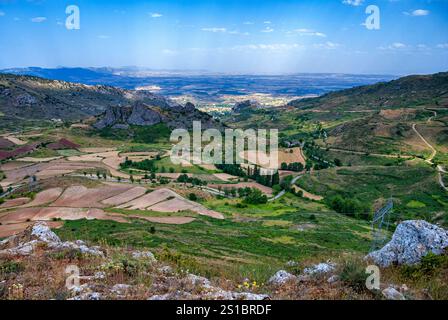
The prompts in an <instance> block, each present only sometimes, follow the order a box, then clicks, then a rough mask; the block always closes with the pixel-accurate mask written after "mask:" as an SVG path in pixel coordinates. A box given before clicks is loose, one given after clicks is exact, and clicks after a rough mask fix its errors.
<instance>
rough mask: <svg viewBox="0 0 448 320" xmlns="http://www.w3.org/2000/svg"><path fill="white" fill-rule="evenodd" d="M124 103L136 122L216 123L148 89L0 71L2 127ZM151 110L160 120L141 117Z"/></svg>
mask: <svg viewBox="0 0 448 320" xmlns="http://www.w3.org/2000/svg"><path fill="white" fill-rule="evenodd" d="M121 107H127V108H128V109H129V108H131V109H133V110H135V109H137V110H138V111H139V113H134V114H133V121H132V123H131V124H135V125H151V124H156V123H160V122H167V124H168V126H170V127H179V126H182V127H189V126H191V122H192V121H193V120H202V121H204V122H208V123H210V125H213V119H212V118H211V117H210V116H209V115H207V114H205V113H202V112H200V111H199V110H197V109H196V108H195V107H194V105H192V104H190V103H187V104H186V105H185V106H182V105H180V104H178V103H175V102H173V101H171V100H169V99H166V98H164V97H162V96H159V95H156V94H153V93H151V92H149V91H145V90H138V91H135V90H125V89H120V88H115V87H110V86H103V85H98V86H90V85H83V84H76V83H71V82H65V81H58V80H47V79H43V78H39V77H34V76H20V75H12V74H0V115H1V116H0V124H1V127H2V128H3V129H10V130H11V129H14V130H17V127H21V126H26V125H30V124H34V125H36V124H42V120H52V119H53V120H54V119H59V120H62V121H79V120H81V119H85V118H88V117H91V116H100V115H101V114H103V113H104V114H105V115H106V114H108V113H107V110H109V111H110V110H111V108H115V109H117V108H118V110H120V108H121ZM148 112H149V113H151V115H152V116H153V118H158V119H159V121H149V122H148V121H145V120H144V119H139V118H138V117H144V116H146V115H147V114H148ZM109 114H110V112H109ZM118 122H119V121H116V119H115V120H114V119H111V117H109V121H106V122H104V123H103V125H102V126H101V127H106V126H109V125H110V126H112V125H115V124H117V123H118ZM187 122H188V123H187Z"/></svg>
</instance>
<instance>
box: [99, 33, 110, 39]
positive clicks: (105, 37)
mask: <svg viewBox="0 0 448 320" xmlns="http://www.w3.org/2000/svg"><path fill="white" fill-rule="evenodd" d="M98 39H110V36H108V35H105V34H100V35H99V36H98Z"/></svg>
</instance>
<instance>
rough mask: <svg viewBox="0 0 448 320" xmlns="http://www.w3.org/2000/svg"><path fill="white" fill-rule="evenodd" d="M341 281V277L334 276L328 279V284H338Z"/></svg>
mask: <svg viewBox="0 0 448 320" xmlns="http://www.w3.org/2000/svg"><path fill="white" fill-rule="evenodd" d="M338 281H339V276H338V275H336V274H335V275H332V276H331V277H330V278H328V279H327V282H328V283H330V284H333V283H336V282H338Z"/></svg>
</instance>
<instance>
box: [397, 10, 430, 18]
mask: <svg viewBox="0 0 448 320" xmlns="http://www.w3.org/2000/svg"><path fill="white" fill-rule="evenodd" d="M403 14H405V15H407V16H413V17H424V16H427V15H429V14H430V11H429V10H424V9H417V10H414V11H411V12H408V11H405V12H403Z"/></svg>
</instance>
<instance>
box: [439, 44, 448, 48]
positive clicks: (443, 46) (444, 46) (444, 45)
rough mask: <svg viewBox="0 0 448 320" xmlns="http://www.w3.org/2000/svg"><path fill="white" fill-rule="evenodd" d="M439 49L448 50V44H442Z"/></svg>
mask: <svg viewBox="0 0 448 320" xmlns="http://www.w3.org/2000/svg"><path fill="white" fill-rule="evenodd" d="M437 48H439V49H448V43H440V44H438V45H437Z"/></svg>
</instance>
